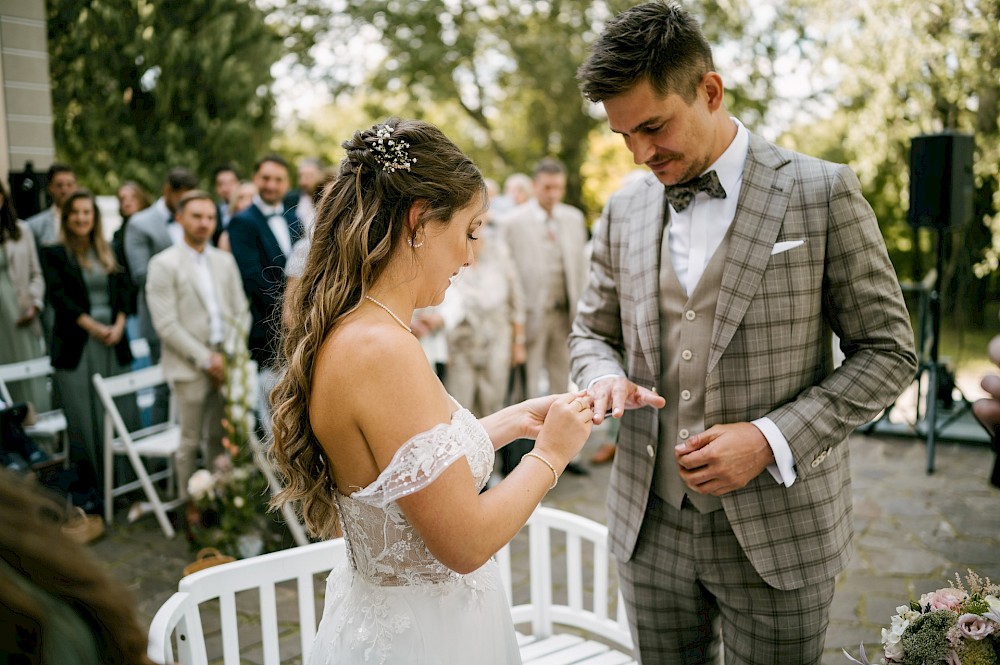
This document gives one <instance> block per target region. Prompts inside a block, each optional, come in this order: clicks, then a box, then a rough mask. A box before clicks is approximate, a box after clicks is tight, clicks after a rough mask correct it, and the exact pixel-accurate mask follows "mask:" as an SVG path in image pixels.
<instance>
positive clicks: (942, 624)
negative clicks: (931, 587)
mask: <svg viewBox="0 0 1000 665" xmlns="http://www.w3.org/2000/svg"><path fill="white" fill-rule="evenodd" d="M951 584H952V585H951V586H949V587H945V588H943V589H938V590H937V591H932V592H931V593H925V594H924V595H922V596H921V597H920V600H919V601H918V602H913V601H910V604H909V605H900V606H899V607H897V608H896V614H895V615H894V616H893V617H892V619H891V625H890V626H889V628H883V629H882V647H883V660H882V661H881V662H882V663H886V664H893V663H900V664H902V665H937V664H938V663H945V664H947V665H1000V585H997V584H992V583H991V582H990V580H989V578H986V579H983V578H981V577H980V576H979V575H977V574H976V573H974V572H972V571H971V570H970V571H969V574H968V575H966V577H965V581H964V582H963V581H962V579H961V577H959V575H958V574H957V573H956V574H955V582H952V583H951ZM844 655H845V656H847V658H848V660H850V661H851V662H852V663H856V665H870V663H869V661H868V657H867V655H866V654H865V648H864V645H862V646H861V654H860V660H859V659H857V658H854V657H853V656H851V655H850V654H849V653H847V651H844Z"/></svg>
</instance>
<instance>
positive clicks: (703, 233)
mask: <svg viewBox="0 0 1000 665" xmlns="http://www.w3.org/2000/svg"><path fill="white" fill-rule="evenodd" d="M732 120H733V123H734V124H735V125H736V138H734V139H733V142H732V143H730V144H729V147H728V148H726V150H725V152H723V153H722V154H721V155H720V156H719V158H718V159H717V160H715V163H713V164H711V165H709V167H708V168H707V169H705V173H708V172H709V171H713V170H714V171H715V173H716V175H718V176H719V183H720V184H722V187H723V189H725V190H726V198H724V199H717V198H713V197H711V196H709V195H708V194H707V193H705V192H697V193H696V194H695V196H694V199H693V200H692V201H691V204H690V205H689V206H688V207H687V208H685V209H684V210H683V211H682V212H677V211H676V210H674V207H673V206H670V224H668V225H667V246H668V248H669V250H670V260H671V261H672V262H673V264H674V272H675V273H676V274H677V279H678V280H680V283H681V286H683V287H684V290H685V292H686V293H687V294H688V295H690V294H691V292H692V291H694V289H695V287H696V286H697V285H698V281H699V280H700V279H701V276H702V274H703V273H704V272H705V268H706V267H707V266H708V262H709V261H711V260H712V255H713V254H715V252H716V250H717V249H718V248H719V245H720V244H722V239H723V238H724V237H725V236H726V233H727V232H728V231H729V227H730V226H732V223H733V218H734V217H736V204H737V202H738V201H739V199H740V189H741V188H742V186H743V167H744V166H745V165H746V161H747V151H748V150H749V148H750V133H749V132H748V131H747V129H746V127H744V126H743V123H741V122H740V121H739V120H737V119H736V118H733V119H732ZM698 175H702V174H701V173H699V174H698ZM753 424H754V425H756V426H757V429H759V430H760V431H761V433H762V434H763V435H764V438H766V439H767V442H768V444H769V445H770V446H771V452H772V453H773V454H774V464H771V465H769V466H768V467H767V470H768V471H769V472H770V473H771V476H772V477H773V478H774V479H775V480H776V481H777V482H778V483H780V484H782V485H785V486H786V487H791V485H792V483H793V482H795V478H796V473H795V459H794V458H793V457H792V450H791V448H790V447H789V445H788V440H787V439H785V437H784V435H783V434H782V433H781V430H779V429H778V426H777V425H775V424H774V422H773V421H772V420H771V419H770V418H766V417H765V418H758V419H757V420H755V421H753Z"/></svg>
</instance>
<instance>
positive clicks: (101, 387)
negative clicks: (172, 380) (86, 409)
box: [91, 365, 177, 435]
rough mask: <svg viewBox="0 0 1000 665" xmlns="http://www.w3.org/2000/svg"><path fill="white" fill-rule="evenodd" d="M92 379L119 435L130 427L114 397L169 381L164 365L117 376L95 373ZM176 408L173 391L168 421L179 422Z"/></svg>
mask: <svg viewBox="0 0 1000 665" xmlns="http://www.w3.org/2000/svg"><path fill="white" fill-rule="evenodd" d="M91 381H92V382H93V384H94V388H95V389H96V390H97V395H98V397H99V398H100V400H101V403H102V404H104V408H105V410H106V413H107V414H108V415H109V416H110V418H111V421H112V424H113V425H114V427H115V428H116V429H117V431H118V432H119V435H121V434H122V433H124V432H126V431H128V428H127V427H126V426H125V423H124V422H122V419H121V415H120V414H119V413H118V409H117V408H115V407H114V399H115V398H116V397H122V396H124V395H130V394H134V393H138V392H140V391H142V390H148V389H150V388H155V387H156V386H159V385H163V384H166V383H167V380H166V378H164V376H163V367H162V366H161V365H152V366H150V367H144V368H143V369H137V370H134V371H131V372H125V373H124V374H118V375H116V376H108V377H104V376H101V375H100V374H94V375H93V376H92V377H91ZM176 408H177V407H176V404H175V400H174V396H173V394H172V393H171V395H170V406H169V416H168V418H167V422H169V423H175V422H177V414H176Z"/></svg>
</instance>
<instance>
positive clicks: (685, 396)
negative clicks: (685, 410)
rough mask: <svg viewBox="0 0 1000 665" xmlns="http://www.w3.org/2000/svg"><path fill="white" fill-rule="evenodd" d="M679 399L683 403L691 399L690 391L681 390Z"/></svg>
mask: <svg viewBox="0 0 1000 665" xmlns="http://www.w3.org/2000/svg"><path fill="white" fill-rule="evenodd" d="M681 399H682V400H685V401H687V400H689V399H691V391H690V390H682V391H681Z"/></svg>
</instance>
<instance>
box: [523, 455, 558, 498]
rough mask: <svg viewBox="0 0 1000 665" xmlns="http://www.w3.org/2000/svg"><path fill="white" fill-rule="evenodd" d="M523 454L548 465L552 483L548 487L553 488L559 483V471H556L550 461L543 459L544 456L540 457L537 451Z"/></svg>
mask: <svg viewBox="0 0 1000 665" xmlns="http://www.w3.org/2000/svg"><path fill="white" fill-rule="evenodd" d="M524 456H525V457H534V458H535V459H536V460H538V461H539V462H541V463H542V464H544V465H545V466H547V467H549V471H551V472H552V485H551V486H550V487H549V489H550V490H551V489H554V488H555V486H556V485H558V484H559V473H558V472H557V471H556V468H555V467H554V466H552V462H550V461H548V460H547V459H545V458H544V457H542V456H541V455H539V454H538V453H536V452H534V451H532V452H528V453H525V454H524Z"/></svg>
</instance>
